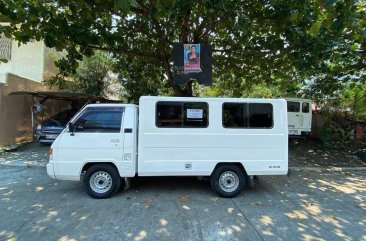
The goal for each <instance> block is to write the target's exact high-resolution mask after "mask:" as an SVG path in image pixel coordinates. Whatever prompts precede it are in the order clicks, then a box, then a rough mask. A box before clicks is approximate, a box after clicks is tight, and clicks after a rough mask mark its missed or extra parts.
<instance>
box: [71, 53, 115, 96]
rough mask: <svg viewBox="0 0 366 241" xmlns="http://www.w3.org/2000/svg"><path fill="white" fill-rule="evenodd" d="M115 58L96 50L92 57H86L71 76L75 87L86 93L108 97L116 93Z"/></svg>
mask: <svg viewBox="0 0 366 241" xmlns="http://www.w3.org/2000/svg"><path fill="white" fill-rule="evenodd" d="M112 68H113V60H112V58H111V56H110V55H109V54H108V53H106V52H102V51H96V52H95V54H94V55H93V56H91V57H86V58H84V59H83V60H82V61H81V62H80V63H79V66H78V68H77V69H76V73H75V74H73V75H72V76H71V78H72V79H73V80H74V88H76V90H78V91H81V92H83V93H85V94H90V95H96V96H101V97H107V96H108V95H110V94H115V90H112V89H111V88H110V87H111V86H113V84H114V82H115V80H114V79H115V78H114V77H113V73H111V70H112Z"/></svg>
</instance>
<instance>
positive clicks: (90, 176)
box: [84, 164, 121, 199]
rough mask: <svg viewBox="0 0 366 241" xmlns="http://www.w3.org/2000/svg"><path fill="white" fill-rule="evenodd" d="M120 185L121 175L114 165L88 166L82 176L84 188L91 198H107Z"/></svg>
mask: <svg viewBox="0 0 366 241" xmlns="http://www.w3.org/2000/svg"><path fill="white" fill-rule="evenodd" d="M120 186H121V177H120V176H119V173H118V171H117V170H116V168H115V167H113V166H110V165H107V164H99V165H95V166H92V167H90V168H89V169H88V170H87V171H86V174H85V176H84V188H85V190H86V192H87V193H88V195H89V196H91V197H93V198H98V199H100V198H108V197H110V196H111V195H113V194H114V193H116V192H117V191H118V190H119V188H120Z"/></svg>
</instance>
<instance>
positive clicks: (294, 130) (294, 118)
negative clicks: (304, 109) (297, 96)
mask: <svg viewBox="0 0 366 241" xmlns="http://www.w3.org/2000/svg"><path fill="white" fill-rule="evenodd" d="M287 116H288V128H289V134H290V135H300V134H301V132H300V131H299V130H298V129H299V128H301V126H302V124H303V120H302V116H301V112H300V102H298V101H287Z"/></svg>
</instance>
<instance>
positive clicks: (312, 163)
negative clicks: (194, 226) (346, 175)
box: [0, 139, 366, 167]
mask: <svg viewBox="0 0 366 241" xmlns="http://www.w3.org/2000/svg"><path fill="white" fill-rule="evenodd" d="M49 148H50V147H49V146H45V145H41V144H39V143H27V144H25V145H22V146H20V147H19V148H18V149H16V150H14V151H8V152H5V151H3V152H0V164H1V163H2V164H6V165H12V164H13V165H17V166H24V165H25V166H27V165H29V166H31V165H35V166H45V165H46V163H47V162H48V152H49ZM360 152H363V153H366V143H365V142H360V141H358V142H352V143H347V144H342V143H330V144H328V145H324V144H321V143H320V142H318V141H315V140H312V139H290V141H289V167H366V160H362V159H361V158H360V156H359V155H358V153H360Z"/></svg>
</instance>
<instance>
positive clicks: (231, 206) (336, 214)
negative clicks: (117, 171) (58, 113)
mask: <svg viewBox="0 0 366 241" xmlns="http://www.w3.org/2000/svg"><path fill="white" fill-rule="evenodd" d="M0 168H1V169H0V176H1V179H0V197H1V198H0V215H1V219H0V240H37V241H39V240H60V241H71V240H134V241H140V240H366V179H365V173H366V172H364V171H351V172H334V173H332V172H316V171H302V172H294V173H292V174H291V175H290V176H281V177H279V176H277V177H271V176H267V177H260V179H259V181H258V182H257V183H256V184H255V187H254V188H253V189H245V190H244V191H243V193H242V194H241V195H240V196H238V197H237V198H234V199H224V198H219V197H217V196H216V195H215V194H214V193H213V192H212V191H211V188H210V185H209V183H208V182H207V181H198V180H197V179H196V178H186V177H184V178H183V177H182V178H177V177H164V178H162V177H159V178H138V179H135V180H134V181H133V183H132V186H131V189H129V190H128V191H126V192H122V191H120V192H119V193H117V195H115V196H113V197H112V198H110V199H105V200H96V199H92V198H90V197H89V196H87V194H86V193H85V192H84V191H83V189H82V186H81V184H80V183H78V182H68V181H55V180H52V179H50V178H49V177H48V176H47V174H46V170H45V169H44V168H39V167H7V166H1V167H0Z"/></svg>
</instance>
